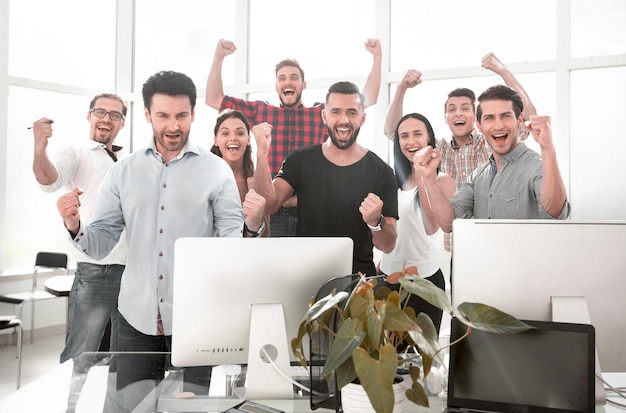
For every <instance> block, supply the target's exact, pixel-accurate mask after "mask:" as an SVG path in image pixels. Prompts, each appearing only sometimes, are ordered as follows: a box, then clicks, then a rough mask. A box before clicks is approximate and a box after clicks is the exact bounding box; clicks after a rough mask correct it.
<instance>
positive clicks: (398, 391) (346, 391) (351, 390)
mask: <svg viewBox="0 0 626 413" xmlns="http://www.w3.org/2000/svg"><path fill="white" fill-rule="evenodd" d="M405 391H406V389H405V388H404V387H402V383H395V384H394V385H393V392H394V395H395V401H394V405H393V413H402V410H403V408H404V401H405V399H406V396H405ZM341 407H342V409H343V413H376V411H375V410H374V408H373V407H372V403H370V399H369V398H368V397H367V394H366V393H365V390H364V389H363V386H361V385H360V384H354V383H349V384H346V385H345V386H344V387H343V388H342V389H341Z"/></svg>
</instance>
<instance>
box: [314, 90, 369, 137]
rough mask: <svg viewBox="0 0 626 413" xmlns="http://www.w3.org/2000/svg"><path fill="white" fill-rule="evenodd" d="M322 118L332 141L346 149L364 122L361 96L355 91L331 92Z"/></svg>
mask: <svg viewBox="0 0 626 413" xmlns="http://www.w3.org/2000/svg"><path fill="white" fill-rule="evenodd" d="M322 119H323V120H324V123H325V124H326V130H327V131H328V136H330V139H331V141H332V143H333V144H334V145H335V146H336V147H337V148H339V149H348V148H349V147H351V146H352V144H353V143H354V142H355V141H356V138H357V136H358V135H359V130H360V129H361V125H363V122H365V113H364V112H363V102H361V97H360V96H359V95H358V94H357V93H354V94H344V93H331V94H330V95H329V97H328V99H327V100H326V106H325V108H324V110H323V111H322Z"/></svg>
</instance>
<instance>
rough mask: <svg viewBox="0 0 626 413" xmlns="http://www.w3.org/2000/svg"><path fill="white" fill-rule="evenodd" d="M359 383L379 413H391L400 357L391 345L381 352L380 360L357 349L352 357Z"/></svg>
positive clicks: (384, 347) (387, 345)
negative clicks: (394, 383)
mask: <svg viewBox="0 0 626 413" xmlns="http://www.w3.org/2000/svg"><path fill="white" fill-rule="evenodd" d="M352 360H353V361H354V369H355V370H356V374H357V376H359V381H360V382H361V385H362V386H363V389H364V390H365V393H367V397H368V398H369V399H370V402H371V403H372V407H373V408H374V410H375V411H376V412H378V413H391V412H392V411H393V405H394V399H395V398H394V394H393V381H394V379H395V377H396V371H397V368H398V355H397V353H396V349H395V347H394V346H392V345H391V344H386V345H384V346H383V348H382V349H381V351H380V359H379V360H376V359H373V358H372V357H370V355H369V354H368V353H367V351H365V350H363V349H362V348H359V349H357V351H355V352H354V354H353V356H352Z"/></svg>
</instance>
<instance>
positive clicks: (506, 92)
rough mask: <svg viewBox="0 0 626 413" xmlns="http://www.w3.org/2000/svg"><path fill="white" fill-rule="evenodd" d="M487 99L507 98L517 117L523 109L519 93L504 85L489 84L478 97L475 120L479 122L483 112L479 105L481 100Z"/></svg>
mask: <svg viewBox="0 0 626 413" xmlns="http://www.w3.org/2000/svg"><path fill="white" fill-rule="evenodd" d="M487 100H508V101H511V102H512V103H513V111H514V112H515V118H519V116H520V115H521V114H522V111H523V110H524V104H523V103H522V98H521V97H520V95H519V93H517V92H516V91H514V90H513V89H511V88H510V87H508V86H504V85H495V86H491V87H490V88H489V89H487V90H485V91H484V92H483V93H482V95H480V96H479V97H478V108H477V109H476V120H477V121H478V123H480V117H481V116H482V114H483V111H482V108H481V107H480V105H481V103H482V102H485V101H487Z"/></svg>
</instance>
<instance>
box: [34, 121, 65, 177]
mask: <svg viewBox="0 0 626 413" xmlns="http://www.w3.org/2000/svg"><path fill="white" fill-rule="evenodd" d="M53 122H54V121H53V120H52V119H48V118H41V119H39V120H37V121H35V122H34V123H33V128H32V129H33V136H34V138H35V152H34V156H33V172H34V173H35V178H37V182H39V183H40V184H42V185H52V184H53V183H55V182H56V180H57V178H58V177H59V172H58V171H57V168H56V167H55V166H54V164H53V163H52V161H50V158H49V157H48V152H47V148H48V139H49V138H50V137H52V123H53Z"/></svg>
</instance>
